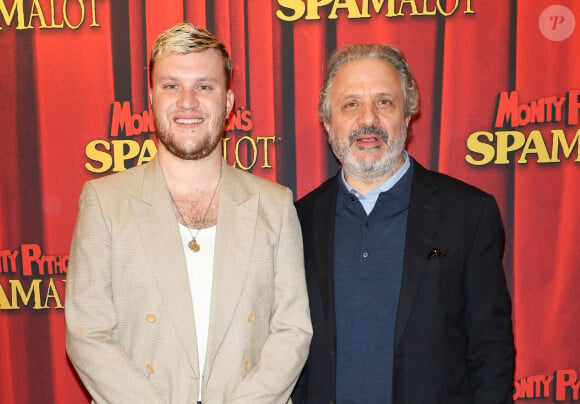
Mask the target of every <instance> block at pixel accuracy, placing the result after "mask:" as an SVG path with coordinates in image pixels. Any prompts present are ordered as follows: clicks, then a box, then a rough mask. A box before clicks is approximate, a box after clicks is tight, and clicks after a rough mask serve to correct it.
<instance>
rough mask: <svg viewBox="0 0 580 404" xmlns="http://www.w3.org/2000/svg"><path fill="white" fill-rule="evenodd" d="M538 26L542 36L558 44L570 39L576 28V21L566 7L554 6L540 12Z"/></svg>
mask: <svg viewBox="0 0 580 404" xmlns="http://www.w3.org/2000/svg"><path fill="white" fill-rule="evenodd" d="M538 25H539V27H540V32H541V33H542V35H544V36H545V37H546V38H547V39H549V40H550V41H555V42H559V41H564V40H566V39H568V38H570V35H572V33H573V32H574V28H575V27H576V20H575V19H574V14H572V11H570V9H569V8H568V7H565V6H562V5H559V4H554V5H552V6H549V7H546V9H545V10H544V11H542V14H540V18H539V21H538Z"/></svg>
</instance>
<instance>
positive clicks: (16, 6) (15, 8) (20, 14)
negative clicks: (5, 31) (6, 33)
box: [0, 0, 29, 31]
mask: <svg viewBox="0 0 580 404" xmlns="http://www.w3.org/2000/svg"><path fill="white" fill-rule="evenodd" d="M22 1H23V0H14V3H12V9H11V10H10V13H9V12H8V9H7V8H6V4H5V2H4V0H0V14H2V17H4V23H5V24H6V26H10V24H12V19H13V18H14V16H15V15H16V18H17V21H18V24H17V25H16V29H26V28H29V27H26V26H25V25H24V5H23V4H22ZM0 31H2V27H0Z"/></svg>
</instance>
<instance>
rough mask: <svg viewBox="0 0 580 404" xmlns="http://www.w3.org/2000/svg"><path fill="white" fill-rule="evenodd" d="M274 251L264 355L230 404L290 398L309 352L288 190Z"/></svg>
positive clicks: (299, 256) (296, 236)
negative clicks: (270, 311)
mask: <svg viewBox="0 0 580 404" xmlns="http://www.w3.org/2000/svg"><path fill="white" fill-rule="evenodd" d="M278 209H280V210H281V212H282V214H283V220H282V225H281V228H280V230H279V234H278V243H277V246H276V247H275V254H274V262H273V265H274V304H273V308H272V315H271V319H270V327H269V329H270V332H269V335H268V337H267V339H266V342H265V343H264V345H263V347H262V350H261V354H260V360H259V362H258V364H257V366H255V367H254V368H253V369H252V370H251V371H250V372H249V373H248V375H246V376H245V377H244V379H243V380H242V381H241V383H240V384H239V385H238V386H237V388H236V389H235V390H234V392H233V394H232V396H231V397H230V399H229V400H228V403H236V404H237V403H239V404H241V403H264V404H266V403H268V404H271V403H286V402H288V401H289V400H290V393H291V392H292V389H293V388H294V385H295V384H296V381H297V379H298V376H299V375H300V372H301V370H302V367H303V366H304V363H305V361H306V358H307V356H308V351H309V346H310V340H311V338H312V324H311V322H310V310H309V305H308V294H307V291H306V281H305V275H304V257H303V252H302V251H303V247H302V236H301V231H300V225H299V222H298V217H297V215H296V210H295V209H294V205H293V202H292V192H291V191H290V190H287V191H286V198H285V204H284V206H281V207H279V208H278Z"/></svg>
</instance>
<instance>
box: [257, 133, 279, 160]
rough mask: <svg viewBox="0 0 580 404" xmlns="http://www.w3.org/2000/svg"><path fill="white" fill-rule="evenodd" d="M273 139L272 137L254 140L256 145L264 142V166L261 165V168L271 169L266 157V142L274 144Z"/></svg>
mask: <svg viewBox="0 0 580 404" xmlns="http://www.w3.org/2000/svg"><path fill="white" fill-rule="evenodd" d="M274 140H275V137H274V136H258V137H257V138H256V143H260V142H261V141H263V142H264V164H262V168H272V165H271V164H270V159H269V157H268V141H271V142H272V143H274Z"/></svg>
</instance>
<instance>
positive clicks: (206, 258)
mask: <svg viewBox="0 0 580 404" xmlns="http://www.w3.org/2000/svg"><path fill="white" fill-rule="evenodd" d="M179 231H180V233H181V240H182V242H183V250H184V251H185V262H186V264H187V275H188V276H189V288H190V290H191V302H192V304H193V314H194V316H195V334H196V336H197V353H198V355H199V372H200V376H201V375H203V368H204V365H205V355H206V351H207V340H208V337H207V336H208V331H209V313H210V306H211V287H212V279H213V261H214V250H215V233H216V226H212V227H208V228H207V229H201V230H200V232H199V233H198V234H197V236H196V238H195V239H196V240H197V242H198V244H199V246H200V249H199V251H198V252H193V251H191V250H190V249H189V246H188V244H189V242H190V241H191V238H192V237H191V235H192V234H195V233H196V232H197V230H196V229H191V231H188V229H187V227H185V226H184V225H182V224H181V223H179ZM198 400H199V401H201V377H200V389H199V397H198Z"/></svg>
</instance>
